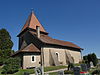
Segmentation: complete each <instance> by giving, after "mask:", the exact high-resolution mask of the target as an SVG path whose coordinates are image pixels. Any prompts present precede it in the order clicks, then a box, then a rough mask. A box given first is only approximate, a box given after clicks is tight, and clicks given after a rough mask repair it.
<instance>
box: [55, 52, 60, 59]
mask: <svg viewBox="0 0 100 75" xmlns="http://www.w3.org/2000/svg"><path fill="white" fill-rule="evenodd" d="M55 54H56V57H57V59H58V61H59V53H58V52H56V53H55Z"/></svg>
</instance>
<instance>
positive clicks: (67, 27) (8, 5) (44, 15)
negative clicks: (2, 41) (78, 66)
mask: <svg viewBox="0 0 100 75" xmlns="http://www.w3.org/2000/svg"><path fill="white" fill-rule="evenodd" d="M31 8H33V9H34V12H35V14H36V16H37V18H38V19H39V21H40V22H41V24H42V25H43V26H44V27H45V29H46V31H47V32H49V33H50V34H49V36H51V37H53V38H55V39H60V40H65V41H70V42H73V43H75V44H77V45H79V46H80V47H82V48H84V51H83V54H84V55H86V54H88V53H93V52H95V53H96V54H97V56H98V57H100V55H99V53H100V0H0V29H1V28H6V29H7V30H8V31H9V33H10V35H11V37H12V41H13V42H14V46H13V49H14V50H18V38H17V37H16V36H17V35H18V34H19V32H20V30H21V28H22V27H23V25H24V24H25V21H26V19H27V17H28V15H29V14H30V12H31Z"/></svg>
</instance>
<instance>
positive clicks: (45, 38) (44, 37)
mask: <svg viewBox="0 0 100 75" xmlns="http://www.w3.org/2000/svg"><path fill="white" fill-rule="evenodd" d="M29 32H30V33H32V34H33V35H34V32H32V31H29ZM39 39H40V40H41V41H42V42H44V43H48V44H55V45H61V46H67V47H73V48H78V49H82V48H80V47H79V46H77V45H76V44H74V43H72V42H67V41H62V40H57V39H53V38H51V37H49V36H48V35H43V34H42V35H41V36H40V38H39Z"/></svg>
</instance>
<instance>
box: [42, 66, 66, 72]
mask: <svg viewBox="0 0 100 75" xmlns="http://www.w3.org/2000/svg"><path fill="white" fill-rule="evenodd" d="M64 68H67V66H50V67H45V68H44V71H45V72H47V71H53V70H58V69H64Z"/></svg>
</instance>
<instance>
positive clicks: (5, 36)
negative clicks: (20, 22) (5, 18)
mask: <svg viewBox="0 0 100 75" xmlns="http://www.w3.org/2000/svg"><path fill="white" fill-rule="evenodd" d="M12 47H13V42H12V41H11V36H10V35H9V32H8V31H7V30H6V29H1V30H0V50H5V49H12Z"/></svg>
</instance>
